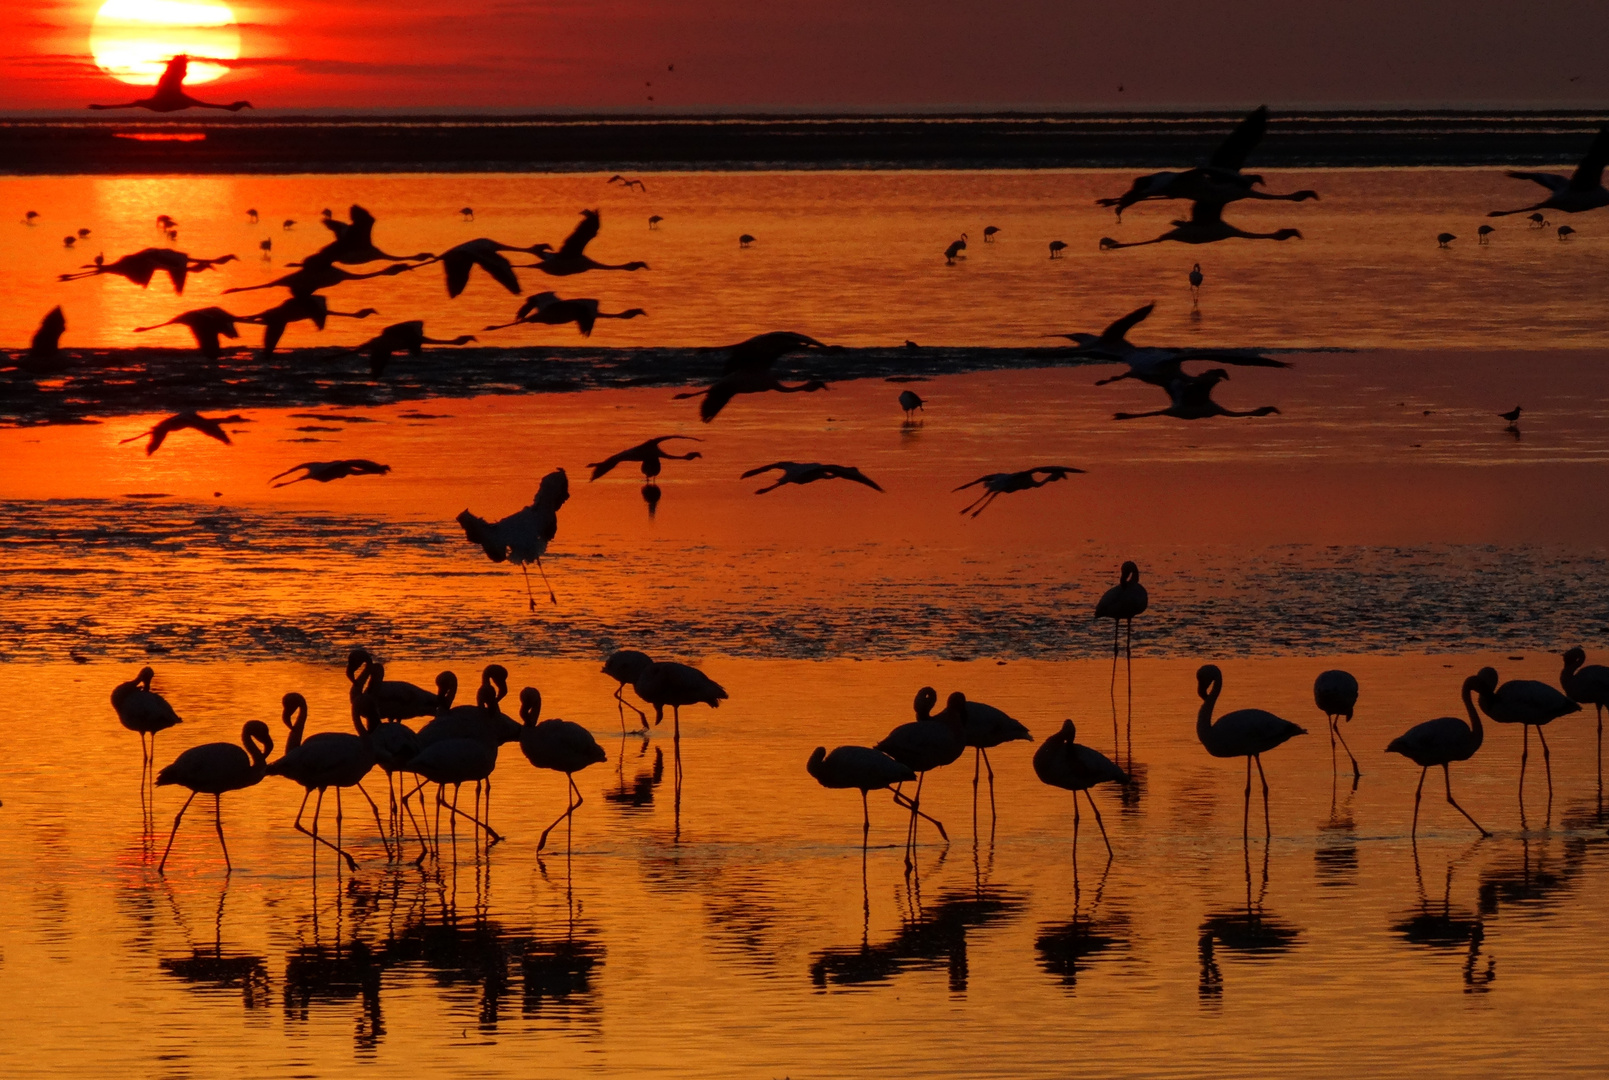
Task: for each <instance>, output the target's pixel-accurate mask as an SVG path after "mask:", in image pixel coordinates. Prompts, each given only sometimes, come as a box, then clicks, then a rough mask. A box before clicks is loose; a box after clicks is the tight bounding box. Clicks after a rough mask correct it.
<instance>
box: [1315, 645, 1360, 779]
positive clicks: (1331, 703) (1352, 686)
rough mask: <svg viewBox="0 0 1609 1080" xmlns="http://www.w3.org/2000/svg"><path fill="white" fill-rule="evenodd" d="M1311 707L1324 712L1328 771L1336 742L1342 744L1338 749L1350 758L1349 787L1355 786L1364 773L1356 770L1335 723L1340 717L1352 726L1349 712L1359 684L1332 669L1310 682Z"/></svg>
mask: <svg viewBox="0 0 1609 1080" xmlns="http://www.w3.org/2000/svg"><path fill="white" fill-rule="evenodd" d="M1313 704H1315V705H1317V706H1318V707H1319V709H1320V710H1322V711H1323V713H1324V716H1325V719H1327V720H1328V721H1329V724H1330V771H1331V772H1332V773H1333V772H1334V771H1335V740H1336V739H1340V740H1341V749H1343V750H1345V751H1346V756H1347V757H1349V758H1352V786H1353V788H1356V787H1357V786H1358V778H1359V777H1361V776H1362V775H1363V773H1362V772H1361V771H1360V770H1359V769H1358V759H1357V758H1356V757H1353V755H1352V748H1351V747H1350V746H1348V745H1347V744H1346V736H1345V735H1342V734H1341V728H1340V726H1339V724H1338V723H1337V721H1338V720H1340V718H1341V717H1343V716H1344V717H1346V720H1347V723H1351V722H1352V710H1353V709H1354V708H1356V707H1357V704H1358V680H1356V679H1354V678H1353V677H1352V675H1351V674H1350V673H1349V672H1345V671H1341V670H1340V669H1338V668H1337V669H1334V670H1331V671H1322V672H1320V673H1319V676H1318V678H1316V679H1314V680H1313Z"/></svg>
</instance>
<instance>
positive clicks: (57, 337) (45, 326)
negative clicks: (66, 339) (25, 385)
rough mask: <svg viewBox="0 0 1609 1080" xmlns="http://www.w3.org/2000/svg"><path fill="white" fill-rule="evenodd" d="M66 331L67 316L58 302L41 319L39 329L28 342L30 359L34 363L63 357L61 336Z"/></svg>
mask: <svg viewBox="0 0 1609 1080" xmlns="http://www.w3.org/2000/svg"><path fill="white" fill-rule="evenodd" d="M66 332H67V316H65V315H63V314H62V310H61V305H60V304H57V305H56V306H55V307H53V308H51V309H50V310H49V311H47V312H45V317H44V318H43V319H40V320H39V329H37V330H35V331H34V336H33V339H32V340H31V341H30V342H29V343H28V359H29V360H31V361H33V362H34V363H48V362H50V361H52V360H59V359H61V336H62V334H64V333H66Z"/></svg>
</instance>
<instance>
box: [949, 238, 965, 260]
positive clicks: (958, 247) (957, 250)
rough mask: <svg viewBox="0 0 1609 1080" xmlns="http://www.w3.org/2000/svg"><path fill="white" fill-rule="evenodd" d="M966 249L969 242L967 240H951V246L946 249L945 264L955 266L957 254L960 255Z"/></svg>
mask: <svg viewBox="0 0 1609 1080" xmlns="http://www.w3.org/2000/svg"><path fill="white" fill-rule="evenodd" d="M966 249H967V242H966V241H965V240H953V241H951V242H950V246H949V247H947V248H945V249H944V265H945V266H954V265H955V259H956V256H958V255H960V254H961V252H963V251H965V250H966Z"/></svg>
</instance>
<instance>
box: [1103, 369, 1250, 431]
mask: <svg viewBox="0 0 1609 1080" xmlns="http://www.w3.org/2000/svg"><path fill="white" fill-rule="evenodd" d="M1227 378H1229V372H1227V371H1225V370H1224V369H1223V368H1209V369H1208V370H1206V371H1203V372H1202V373H1201V374H1200V375H1196V376H1190V375H1182V376H1180V377H1179V378H1177V379H1174V380H1173V382H1171V383H1169V384H1168V400H1169V404H1168V407H1167V408H1165V409H1152V410H1151V411H1150V412H1141V413H1130V412H1120V413H1113V414H1112V419H1113V420H1140V419H1143V418H1145V417H1148V416H1171V417H1174V418H1176V419H1179V420H1205V419H1208V418H1209V417H1213V416H1273V415H1277V414H1278V413H1279V409H1277V408H1276V407H1274V406H1273V405H1260V406H1258V407H1257V408H1255V409H1246V410H1243V411H1242V410H1235V409H1226V408H1224V407H1223V406H1222V405H1220V404H1218V403H1217V402H1216V401H1214V400H1213V399H1212V388H1213V387H1214V386H1216V385H1218V383H1220V382H1223V381H1224V380H1225V379H1227Z"/></svg>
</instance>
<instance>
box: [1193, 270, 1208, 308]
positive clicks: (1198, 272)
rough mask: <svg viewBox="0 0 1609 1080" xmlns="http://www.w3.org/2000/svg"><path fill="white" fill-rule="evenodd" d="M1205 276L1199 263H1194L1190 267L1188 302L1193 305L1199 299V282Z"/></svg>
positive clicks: (1204, 279) (1204, 278) (1203, 279)
mask: <svg viewBox="0 0 1609 1080" xmlns="http://www.w3.org/2000/svg"><path fill="white" fill-rule="evenodd" d="M1206 280H1207V278H1206V276H1205V275H1204V274H1202V272H1201V264H1200V263H1196V264H1195V265H1194V266H1192V267H1190V303H1191V306H1194V305H1195V303H1196V302H1197V301H1198V300H1200V299H1201V283H1202V282H1203V281H1206Z"/></svg>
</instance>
